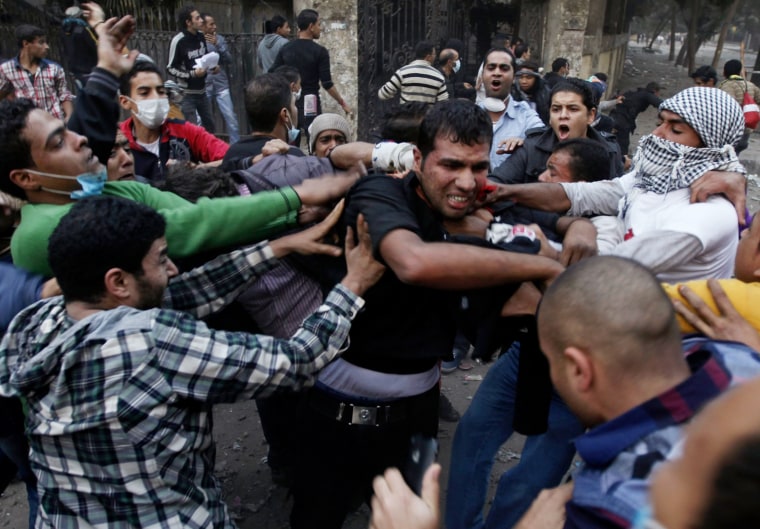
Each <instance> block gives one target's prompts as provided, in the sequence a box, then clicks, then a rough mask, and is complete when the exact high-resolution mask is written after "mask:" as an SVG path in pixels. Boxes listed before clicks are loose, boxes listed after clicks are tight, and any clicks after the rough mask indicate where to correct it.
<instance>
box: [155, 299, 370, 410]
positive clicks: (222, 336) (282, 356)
mask: <svg viewBox="0 0 760 529" xmlns="http://www.w3.org/2000/svg"><path fill="white" fill-rule="evenodd" d="M363 304H364V301H363V300H362V299H361V298H358V297H357V296H355V295H354V294H353V293H351V292H349V291H348V290H346V289H345V288H344V287H342V286H337V287H336V288H334V289H333V291H332V292H331V293H330V294H329V295H328V296H327V298H326V299H325V302H324V303H323V304H322V305H321V306H320V307H319V308H318V309H317V310H316V311H315V312H314V314H312V315H311V316H309V317H308V318H306V320H304V322H303V324H302V325H301V327H300V328H299V329H298V330H297V331H296V333H295V334H294V335H293V337H292V338H290V339H276V338H273V337H271V336H264V335H254V334H247V333H229V332H221V331H213V330H211V329H209V328H208V327H206V326H205V325H204V324H203V323H202V322H198V321H197V320H194V319H193V320H192V321H189V318H190V317H189V316H187V317H186V316H178V313H176V312H171V311H163V312H161V313H159V319H158V320H157V324H156V327H155V330H154V335H156V336H157V340H156V343H157V345H156V350H157V353H156V361H157V363H158V366H159V369H162V370H163V371H164V372H165V373H166V375H165V376H166V379H167V380H170V381H171V385H172V391H173V392H174V393H175V394H178V395H181V396H183V397H187V398H191V399H194V400H201V401H204V402H230V401H233V400H238V399H241V398H257V397H262V396H265V395H271V394H272V393H274V392H276V391H278V390H283V389H285V390H297V389H300V388H303V387H305V386H308V385H311V384H312V383H313V382H314V380H315V377H316V374H317V373H318V372H319V370H320V369H322V368H323V367H324V366H325V365H327V364H328V363H329V362H330V361H331V360H332V359H333V358H335V357H336V356H337V355H338V354H340V352H341V351H342V350H343V347H344V344H345V342H346V339H347V338H348V332H349V330H350V328H351V320H352V319H353V318H354V317H355V316H356V314H357V313H358V312H359V310H360V309H361V307H362V306H363ZM177 328H181V329H184V330H185V332H182V333H178V332H177Z"/></svg>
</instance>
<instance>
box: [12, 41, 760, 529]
mask: <svg viewBox="0 0 760 529" xmlns="http://www.w3.org/2000/svg"><path fill="white" fill-rule="evenodd" d="M712 53H713V48H711V47H709V46H707V47H705V48H703V49H702V51H701V53H700V55H699V64H707V63H709V62H710V60H711V59H712ZM628 58H629V59H630V60H631V63H632V66H633V67H634V68H635V70H631V72H632V73H630V74H626V75H625V76H624V77H623V79H622V81H621V84H620V86H619V90H620V91H621V92H624V91H625V90H628V89H632V88H635V87H637V86H644V85H646V84H647V83H648V82H649V81H653V80H654V81H657V82H658V83H660V84H661V85H662V86H663V87H664V88H665V89H664V93H663V96H665V97H667V96H669V95H672V94H674V93H675V92H677V91H678V90H680V89H682V88H685V87H687V86H690V85H691V80H690V79H689V78H688V73H687V72H686V70H685V69H684V68H678V67H674V66H672V65H671V64H669V63H668V62H667V49H666V48H665V47H664V46H663V48H662V53H644V52H642V50H641V48H640V47H639V46H637V45H636V44H631V47H630V49H629V53H628ZM732 58H738V50H737V49H735V48H732V47H730V46H729V47H728V48H727V49H725V50H724V52H723V57H722V62H724V61H726V60H728V59H732ZM753 59H754V55H752V56H750V57H748V59H747V61H746V62H748V63H750V64H752V63H753ZM656 114H657V113H656V111H655V110H654V109H649V110H647V111H646V112H645V113H644V114H642V115H641V116H640V119H639V125H638V132H639V133H641V134H646V133H648V132H650V131H651V130H652V129H653V128H654V126H655V122H656V117H657V116H656ZM638 137H639V135H634V137H633V138H632V143H634V144H635V142H637V141H638ZM741 158H742V159H744V160H746V161H747V162H748V163H747V166H748V168H750V170H751V172H752V171H754V172H758V167H759V166H760V163H759V162H760V135H758V134H753V138H752V140H751V143H750V148H749V149H748V150H747V151H745V153H742V156H741ZM752 181H753V184H752V185H750V206H749V207H750V209H751V210H752V211H755V210H757V209H758V208H759V207H760V190H758V188H757V184H756V183H754V179H752ZM487 369H488V366H487V365H485V366H483V365H476V366H475V368H474V369H473V370H471V371H468V372H466V373H465V372H463V371H456V372H454V373H452V374H450V375H445V376H444V377H443V383H442V388H443V392H444V393H445V394H446V395H447V396H448V397H449V399H450V400H451V402H452V403H453V405H454V407H455V408H456V409H457V410H459V412H460V413H464V411H465V410H466V409H467V406H468V405H469V403H470V400H471V399H472V396H473V395H474V393H475V391H477V389H478V385H479V381H478V379H479V378H481V377H482V376H484V375H485V374H486V372H487ZM215 414H216V416H215V419H216V438H217V476H218V477H219V478H220V479H221V480H222V482H223V484H224V492H225V497H226V501H227V503H228V505H229V506H230V511H231V513H232V515H233V517H234V519H235V521H236V523H237V525H238V527H240V529H254V528H255V529H281V528H286V527H288V513H289V511H290V505H291V501H290V498H289V497H288V494H287V491H286V490H285V489H283V488H281V487H278V486H275V485H274V484H272V482H271V479H270V475H269V469H268V467H267V465H266V453H267V447H266V444H265V442H264V440H263V437H262V434H261V427H260V423H259V419H258V413H257V412H256V408H255V405H254V404H253V403H252V402H242V403H236V404H225V405H219V406H217V408H216V410H215ZM455 427H456V424H455V423H445V422H442V423H441V428H440V430H439V440H440V454H439V460H440V461H441V463H442V464H443V469H444V471H443V479H442V483H443V485H444V487H443V488H444V491H445V483H446V481H447V468H448V462H449V456H450V450H451V439H452V438H453V435H454V428H455ZM522 443H523V439H522V438H521V437H519V436H515V437H514V438H513V439H510V441H509V442H507V444H505V445H504V446H503V447H502V449H501V451H500V452H499V454H498V456H497V460H496V464H495V470H494V473H493V476H492V480H491V482H492V489H493V486H494V485H495V482H496V480H497V479H498V476H499V475H500V474H501V473H502V472H504V471H505V470H506V469H507V468H509V467H510V466H511V465H513V464H515V462H516V461H517V460H519V457H520V450H521V447H522ZM368 516H369V511H368V509H367V508H366V507H363V508H362V509H360V510H359V511H358V512H357V513H354V514H353V515H351V517H350V518H349V519H348V520H347V521H346V524H345V525H344V529H359V528H362V529H363V528H366V527H367V521H368ZM26 520H27V506H26V494H25V491H24V487H23V485H22V484H21V483H14V484H12V485H11V486H9V487H8V489H7V490H6V491H5V493H4V494H3V495H2V496H1V497H0V528H8V529H24V528H25V527H26Z"/></svg>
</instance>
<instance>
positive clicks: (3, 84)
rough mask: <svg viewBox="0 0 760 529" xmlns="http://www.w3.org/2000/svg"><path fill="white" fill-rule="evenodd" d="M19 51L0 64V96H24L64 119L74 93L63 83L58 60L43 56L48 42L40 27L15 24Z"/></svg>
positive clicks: (46, 50)
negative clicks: (50, 59) (16, 25)
mask: <svg viewBox="0 0 760 529" xmlns="http://www.w3.org/2000/svg"><path fill="white" fill-rule="evenodd" d="M16 41H17V43H18V49H19V53H18V55H17V56H16V57H14V58H13V59H9V60H7V61H5V62H4V63H2V64H0V97H8V96H13V97H25V98H27V99H31V100H32V101H34V102H35V104H36V105H37V106H38V107H39V108H41V109H43V110H47V111H48V112H50V113H51V114H52V115H53V116H54V117H55V118H57V119H62V120H64V121H68V119H69V117H70V116H71V113H72V112H73V111H74V103H73V100H74V96H73V95H71V92H70V91H69V89H68V87H67V86H66V75H65V74H64V72H63V68H62V67H61V65H60V64H58V63H55V62H53V61H49V60H47V59H45V56H46V55H47V52H48V49H49V48H50V46H49V45H48V43H47V38H46V37H45V32H44V31H42V29H40V28H38V27H36V26H31V25H29V24H22V25H20V26H18V27H17V28H16Z"/></svg>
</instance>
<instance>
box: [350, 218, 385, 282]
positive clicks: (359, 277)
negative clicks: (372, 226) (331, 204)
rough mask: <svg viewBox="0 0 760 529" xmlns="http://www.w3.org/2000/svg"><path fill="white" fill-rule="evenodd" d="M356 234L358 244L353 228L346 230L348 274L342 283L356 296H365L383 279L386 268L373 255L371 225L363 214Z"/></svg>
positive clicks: (357, 223)
mask: <svg viewBox="0 0 760 529" xmlns="http://www.w3.org/2000/svg"><path fill="white" fill-rule="evenodd" d="M356 233H357V238H358V241H359V242H358V244H357V243H355V242H354V230H353V229H351V226H348V227H347V228H346V266H347V268H348V272H347V273H346V277H344V278H343V281H341V283H342V284H343V285H344V286H345V287H347V288H349V289H350V290H352V291H353V292H354V293H355V294H356V295H358V296H363V295H364V293H365V292H366V291H367V290H369V288H370V287H371V286H372V285H374V284H375V283H377V282H378V281H380V278H381V277H383V273H384V272H385V266H384V265H383V264H382V263H380V262H379V261H378V260H377V259H375V256H374V255H373V252H372V240H371V239H370V236H369V225H368V224H367V221H366V220H364V215H362V214H361V213H360V214H359V216H358V217H357V219H356Z"/></svg>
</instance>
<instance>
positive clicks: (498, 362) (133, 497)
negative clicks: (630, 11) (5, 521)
mask: <svg viewBox="0 0 760 529" xmlns="http://www.w3.org/2000/svg"><path fill="white" fill-rule="evenodd" d="M81 10H82V15H81V16H82V18H83V20H84V21H85V22H86V24H87V28H89V29H87V28H85V29H87V31H89V32H90V33H92V35H90V33H82V31H80V33H81V34H82V36H84V37H87V36H89V37H90V38H91V40H92V41H93V42H95V43H96V53H97V61H96V64H95V66H94V68H93V69H92V70H91V71H88V72H79V73H78V75H79V77H78V81H79V85H78V92H77V96H76V98H74V97H73V96H72V95H71V94H70V93H69V92H68V91H66V90H65V86H64V85H62V84H61V83H59V82H58V81H57V80H55V79H56V78H57V77H58V76H59V73H60V75H62V71H61V72H59V68H60V67H59V66H58V65H56V64H55V63H52V62H50V61H47V59H45V54H46V50H47V47H46V44H45V41H44V34H41V33H40V32H39V31H38V30H37V28H33V27H29V26H19V30H18V32H17V37H18V39H19V55H18V57H16V58H15V59H12V60H11V61H8V62H6V63H3V64H2V65H0V92H2V93H3V94H4V95H5V96H6V97H5V98H4V99H6V100H4V101H2V102H0V191H1V193H0V214H1V216H0V235H2V236H3V237H4V238H3V241H4V247H3V248H2V254H1V255H2V258H3V261H0V289H2V292H3V295H2V300H0V325H1V326H2V327H0V329H1V330H2V333H3V338H2V342H1V343H0V406H1V407H0V411H1V412H2V418H3V425H4V426H3V428H2V430H0V478H2V480H3V481H0V485H3V484H7V482H8V481H9V480H10V479H11V478H12V476H13V475H14V474H15V473H16V471H18V473H19V475H20V476H21V477H22V479H24V481H25V483H26V485H27V494H28V499H29V506H30V518H29V525H30V527H37V528H45V527H51V528H52V527H80V526H108V527H166V528H168V527H178V526H193V527H207V526H212V525H213V526H215V527H234V523H233V521H232V518H231V516H230V513H229V511H228V509H227V507H226V505H225V502H224V498H223V497H222V490H221V487H220V484H219V482H218V481H217V479H216V478H215V476H214V465H215V445H214V440H213V414H212V409H213V405H214V404H217V403H221V402H233V401H236V400H242V399H255V400H256V404H257V408H258V411H259V419H260V421H261V425H262V429H263V432H264V435H265V437H266V440H267V443H268V450H269V453H268V458H267V463H268V465H269V466H270V469H271V478H272V480H273V482H274V483H276V484H278V485H282V486H286V487H288V488H289V490H290V492H291V494H292V498H293V506H292V511H291V513H290V525H291V527H293V528H295V529H299V528H307V527H308V528H311V527H319V528H326V529H329V528H335V529H338V528H340V527H341V526H342V525H343V523H344V521H345V519H346V516H347V515H348V514H349V513H350V512H352V511H353V510H354V509H355V508H356V507H357V506H358V505H360V504H361V503H362V502H367V503H369V504H370V505H371V507H372V518H371V521H370V527H372V528H374V529H400V528H405V529H417V528H419V529H432V528H437V527H441V525H442V524H444V523H445V526H446V527H448V528H449V529H460V528H462V529H464V528H482V527H489V528H490V527H494V528H496V527H499V528H503V527H516V528H521V529H539V528H560V527H566V528H581V527H583V528H588V527H599V528H610V527H620V528H627V527H668V528H670V529H686V528H695V527H697V528H704V529H712V528H717V527H721V528H725V527H751V526H752V525H753V523H755V522H756V521H758V519H759V518H760V511H759V510H758V509H757V508H756V507H755V506H754V502H753V501H752V500H753V498H754V497H756V496H757V493H758V492H760V477H759V476H758V471H757V469H758V466H757V464H756V463H757V460H758V454H760V451H759V450H760V444H759V443H758V439H760V422H758V421H757V420H752V419H751V416H752V410H753V409H754V408H753V406H755V405H756V403H757V402H758V399H759V398H760V386H758V380H760V379H758V378H757V377H758V376H760V354H758V350H760V334H759V331H760V318H758V316H757V310H756V303H755V297H756V292H758V290H757V286H758V284H760V219H758V218H754V219H752V216H751V215H748V213H747V212H746V211H745V193H746V170H745V168H744V166H743V165H742V163H741V161H740V160H739V158H738V155H737V152H738V150H739V149H740V148H741V145H742V144H743V142H746V139H747V137H748V134H749V133H750V132H751V129H748V127H747V126H746V122H745V117H744V114H743V111H742V107H741V101H740V99H741V98H740V97H738V95H739V92H738V91H737V89H736V86H734V85H737V86H739V85H744V86H745V87H746V88H745V90H749V85H750V84H751V83H749V82H747V81H745V80H744V78H743V75H742V67H741V63H739V65H738V67H737V65H736V64H735V61H729V62H728V63H726V67H725V70H724V74H725V77H726V81H724V83H721V85H720V86H719V87H715V86H712V85H710V84H709V83H708V81H710V80H712V84H713V85H714V84H715V83H714V81H715V80H716V78H717V76H716V75H715V72H714V71H712V72H711V71H709V69H706V68H704V67H703V68H700V69H699V70H697V71H696V72H695V73H694V74H692V77H693V78H694V79H695V84H696V85H697V86H694V87H691V88H688V89H686V90H683V91H681V92H678V93H675V94H673V95H672V96H671V97H669V98H667V99H660V98H659V91H660V89H661V87H659V86H658V85H656V84H655V83H650V84H649V85H648V86H647V87H646V88H645V89H642V90H639V91H637V92H630V93H625V94H623V95H622V96H614V97H608V99H606V100H605V99H604V94H605V92H606V89H607V77H606V75H605V74H604V73H603V72H598V73H596V74H594V75H593V76H591V77H590V78H588V79H587V80H584V79H579V78H576V77H572V76H571V75H570V72H571V65H570V63H569V61H568V60H567V59H564V58H557V59H556V60H554V61H553V62H552V66H551V70H552V72H550V73H549V74H547V75H546V76H543V75H542V71H541V68H540V67H539V66H538V64H539V63H538V62H535V58H532V57H531V48H530V45H529V44H527V43H525V42H522V41H520V42H517V40H518V39H515V42H500V43H497V44H498V45H497V46H495V47H494V48H492V49H490V50H488V51H487V52H486V53H485V55H484V56H483V57H482V65H481V67H480V73H479V74H478V76H477V79H468V78H467V77H466V76H463V75H460V74H463V71H462V67H461V66H462V62H461V61H462V59H461V57H462V55H461V54H462V50H461V43H459V42H457V41H456V40H453V39H452V40H450V41H448V42H446V43H445V44H444V46H442V47H441V48H442V49H440V51H439V50H438V49H437V47H436V46H435V45H434V44H433V43H431V42H428V41H421V42H419V43H418V44H417V45H416V47H415V59H414V60H413V61H412V62H411V63H410V64H408V65H405V66H403V67H402V68H400V69H399V70H398V71H397V72H395V73H393V74H392V76H391V77H390V78H389V80H388V82H387V83H386V84H384V85H383V86H382V87H381V88H380V90H379V92H378V94H377V97H379V98H381V99H393V98H398V100H399V102H400V104H399V105H397V108H394V110H393V111H392V112H390V113H389V114H388V116H387V117H386V120H385V122H384V124H383V126H382V128H381V132H380V134H381V136H382V140H381V141H379V142H377V143H375V144H372V143H366V142H360V141H351V139H352V137H351V136H352V127H351V125H350V123H349V122H348V121H347V120H346V119H345V118H344V117H343V116H341V115H337V114H332V113H323V112H322V109H321V102H320V100H319V90H320V86H321V88H323V89H324V90H326V91H327V93H328V94H329V95H330V96H331V97H333V98H334V99H335V100H336V101H337V102H338V103H339V104H340V105H341V107H342V108H343V110H344V111H345V112H346V113H349V112H350V111H351V109H350V107H349V106H348V104H347V103H346V102H345V101H344V100H343V98H342V96H341V95H340V92H339V91H338V89H337V87H336V86H335V85H334V83H333V82H332V81H331V78H330V68H329V54H328V52H327V50H326V49H325V48H323V47H322V46H320V45H319V44H317V43H316V42H314V41H315V40H317V39H318V38H319V36H320V31H321V21H320V18H319V14H318V13H317V12H316V11H314V10H312V9H305V10H303V11H302V12H301V13H299V15H298V17H297V19H296V24H295V25H296V26H297V28H298V38H296V39H294V40H292V41H288V36H289V31H290V26H289V23H288V21H287V20H286V19H284V18H283V17H274V18H273V19H272V20H270V21H268V23H267V28H266V29H267V34H268V36H267V37H266V38H265V40H264V42H262V45H261V46H259V56H258V61H259V65H260V67H261V68H262V69H265V70H267V73H262V74H261V75H259V76H257V77H256V78H255V79H254V80H253V81H251V82H250V83H249V84H248V86H246V88H245V111H246V114H247V117H248V121H249V122H250V123H251V128H252V130H251V133H250V134H243V135H241V134H240V133H241V132H242V131H240V130H239V129H238V125H237V122H236V121H234V122H233V121H232V119H231V118H234V112H231V111H230V112H228V111H229V110H230V109H231V101H230V99H229V79H228V78H227V77H226V76H224V74H223V69H222V68H220V67H219V64H224V61H225V60H227V61H229V57H227V58H226V59H225V55H226V54H227V45H226V41H225V39H224V37H223V36H222V35H218V34H217V33H216V24H215V21H214V18H213V17H212V16H210V15H206V14H202V13H199V12H198V10H197V9H195V8H194V7H193V6H183V7H182V8H181V9H180V10H179V12H178V24H179V26H180V28H181V32H180V33H178V34H177V36H176V37H175V38H174V39H173V41H172V49H171V53H170V57H171V59H170V62H169V64H168V65H167V68H166V72H167V73H168V75H169V76H170V77H172V79H173V80H174V81H175V82H176V83H178V84H179V85H180V88H182V89H183V92H184V96H183V99H182V101H181V102H180V106H181V112H182V115H184V117H186V118H188V119H181V118H177V117H171V118H170V117H169V115H170V111H171V108H172V106H173V105H175V106H176V105H177V103H178V102H177V101H172V100H171V94H170V92H171V91H172V90H174V89H175V88H174V87H172V86H171V84H170V80H169V79H167V78H166V76H165V73H164V70H163V69H162V68H161V67H159V66H157V65H156V64H155V62H154V61H152V60H150V59H149V58H144V57H139V56H138V55H139V54H138V50H132V51H127V50H126V49H125V44H126V42H127V40H128V39H129V38H130V36H131V35H132V34H133V33H134V30H135V20H134V18H133V17H132V16H130V15H127V16H123V17H121V18H117V17H114V18H106V17H105V14H104V13H103V10H102V9H101V8H100V7H99V6H98V5H97V4H94V3H85V4H82V7H81ZM82 27H84V26H82ZM72 31H73V30H72ZM209 57H211V59H210V58H209ZM212 59H214V60H216V59H218V61H219V62H218V63H217V64H215V63H213V61H212ZM209 61H211V62H209ZM737 68H738V69H737ZM26 73H29V74H31V75H30V76H28V75H26ZM37 79H39V84H37V81H36V80H37ZM30 83H31V84H30ZM753 86H754V85H753ZM38 92H39V93H38ZM734 92H736V93H734ZM742 95H743V94H742ZM373 97H374V95H373ZM211 98H213V99H214V100H216V101H217V104H218V106H219V108H220V110H221V112H222V114H223V116H224V117H225V123H226V125H227V129H228V133H229V142H227V141H224V140H222V139H219V138H218V137H217V136H216V135H214V134H213V132H214V131H213V123H212V120H211V119H210V111H209V110H210V107H209V100H210V99H211ZM648 106H655V107H656V108H657V109H658V112H659V124H658V125H657V126H656V128H655V129H654V130H653V131H652V132H651V134H647V135H645V136H643V137H642V138H641V139H640V141H639V142H638V145H637V146H635V150H634V152H633V153H632V156H631V157H629V156H628V153H629V145H628V142H629V138H630V132H631V131H632V130H633V129H634V128H635V120H636V116H637V115H638V113H640V112H641V111H643V110H645V109H646V108H647V107H648ZM225 108H226V109H227V110H225ZM603 109H604V110H605V111H607V112H609V116H607V117H608V118H609V119H607V120H603V119H600V118H601V117H602V110H603ZM120 111H123V112H125V113H127V114H128V116H129V117H128V118H127V119H125V120H124V121H122V122H120V123H119V114H120ZM196 117H197V118H199V119H200V120H201V125H196V124H194V123H191V122H194V121H195V120H196ZM301 129H303V131H305V133H306V143H305V144H306V150H307V151H308V153H309V154H306V153H304V151H303V150H302V149H301V148H300V144H301V138H300V136H301ZM740 231H741V237H739V233H740ZM694 334H696V336H691V335H694ZM470 351H471V355H472V357H473V358H477V359H480V360H481V361H484V362H487V361H490V360H492V358H493V356H494V354H495V352H496V356H497V358H496V359H495V362H494V364H493V365H492V366H491V367H490V369H489V371H488V374H487V376H486V377H485V379H484V380H483V381H482V384H481V385H480V387H479V389H478V391H477V392H476V394H475V396H474V397H473V399H472V402H471V404H470V406H469V407H468V409H467V410H466V411H465V413H464V414H463V416H462V417H461V419H460V418H459V417H458V416H456V417H453V418H452V417H450V414H449V416H447V414H443V413H442V410H443V407H444V406H445V405H446V404H448V405H449V406H450V403H447V402H446V401H445V400H442V399H441V388H440V386H441V377H442V371H444V372H445V371H446V370H449V371H450V370H456V369H457V368H461V369H467V367H466V364H464V363H463V357H466V356H467V354H469V352H470ZM734 386H738V387H736V388H734ZM724 393H725V394H724ZM713 401H714V402H713ZM702 408H704V410H702ZM744 411H746V412H747V413H746V414H745V413H743V412H744ZM441 418H443V419H447V418H448V419H449V420H459V424H458V426H457V429H456V433H455V436H454V440H453V445H452V453H451V465H450V468H449V474H448V484H447V487H446V490H445V494H446V512H445V513H442V512H441V510H440V508H439V496H440V494H441V487H440V484H439V477H440V470H441V468H440V466H439V465H437V464H433V465H432V466H430V467H429V468H428V469H424V468H423V469H421V471H424V477H423V478H422V489H421V490H419V491H412V490H411V489H410V486H409V485H408V484H407V483H410V484H411V483H412V482H414V481H415V480H414V479H413V476H411V475H410V474H409V472H410V470H409V469H410V468H412V467H414V465H412V466H411V467H409V466H408V465H407V463H408V461H409V459H410V458H411V460H412V461H415V457H416V458H417V459H419V454H417V455H416V456H415V450H417V448H415V447H414V446H413V449H412V450H411V454H410V441H411V440H412V439H418V438H419V436H423V437H424V438H427V439H432V438H435V437H436V435H437V433H438V422H439V420H440V419H441ZM692 419H693V420H692ZM513 432H520V433H522V434H525V435H526V436H527V440H526V443H525V447H524V449H523V452H522V457H521V459H520V461H519V463H518V464H517V465H516V466H515V467H514V468H512V469H510V470H509V471H508V472H506V473H505V474H504V475H503V476H501V477H500V478H499V481H498V487H497V490H496V494H495V497H494V498H493V499H492V501H490V508H489V509H488V510H487V514H486V513H485V510H484V507H485V506H486V504H487V503H489V499H488V498H487V490H488V482H489V479H490V474H491V467H492V464H493V461H494V457H495V455H496V452H497V451H498V449H499V447H500V446H501V445H502V444H503V443H504V442H505V441H506V439H508V438H509V437H510V436H511V435H512V433H513ZM576 454H577V455H578V457H579V458H580V459H581V461H582V464H581V465H580V466H579V467H578V468H577V469H575V471H574V472H573V473H572V480H571V481H570V482H566V483H564V484H562V483H561V482H562V481H563V478H564V477H565V476H566V475H567V473H568V469H569V468H570V466H571V463H572V460H573V458H574V457H575V456H576ZM399 469H401V470H399ZM417 477H419V476H417Z"/></svg>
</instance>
